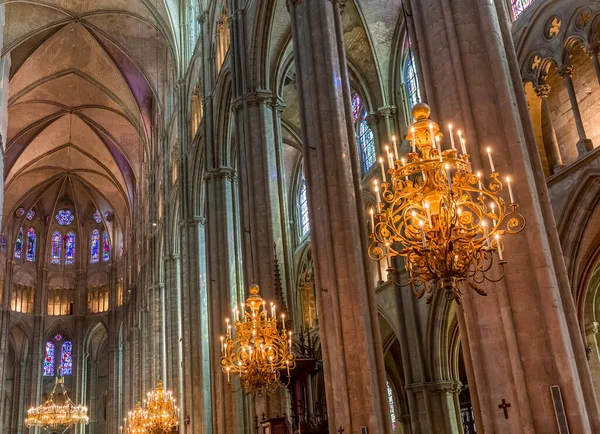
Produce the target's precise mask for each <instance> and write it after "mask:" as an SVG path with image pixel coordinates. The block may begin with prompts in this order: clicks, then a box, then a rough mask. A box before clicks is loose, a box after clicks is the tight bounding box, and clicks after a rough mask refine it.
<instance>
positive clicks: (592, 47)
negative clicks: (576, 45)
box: [583, 43, 600, 59]
mask: <svg viewBox="0 0 600 434" xmlns="http://www.w3.org/2000/svg"><path fill="white" fill-rule="evenodd" d="M583 52H584V53H585V54H586V55H587V56H588V57H589V58H590V59H591V58H593V57H594V56H598V53H600V45H599V44H597V43H594V44H588V45H586V46H585V47H583Z"/></svg>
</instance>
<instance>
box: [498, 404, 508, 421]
mask: <svg viewBox="0 0 600 434" xmlns="http://www.w3.org/2000/svg"><path fill="white" fill-rule="evenodd" d="M508 407H510V404H509V403H508V402H506V400H505V399H502V404H500V405H498V408H501V409H502V410H504V419H508Z"/></svg>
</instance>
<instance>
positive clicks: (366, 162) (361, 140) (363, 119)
mask: <svg viewBox="0 0 600 434" xmlns="http://www.w3.org/2000/svg"><path fill="white" fill-rule="evenodd" d="M352 119H353V120H354V123H355V124H358V128H357V131H356V142H357V145H358V148H359V150H360V157H361V159H362V166H363V172H364V173H366V172H368V171H369V169H370V168H371V167H373V165H374V164H375V163H376V155H375V136H374V135H373V131H371V128H369V126H368V125H367V108H366V107H365V106H364V104H363V103H362V100H361V99H360V96H359V95H358V94H357V93H355V94H354V96H353V97H352Z"/></svg>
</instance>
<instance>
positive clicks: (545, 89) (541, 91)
mask: <svg viewBox="0 0 600 434" xmlns="http://www.w3.org/2000/svg"><path fill="white" fill-rule="evenodd" d="M534 90H535V94H536V95H537V96H538V97H539V98H540V100H541V101H542V110H543V111H544V117H545V118H546V121H547V122H548V128H550V140H551V142H552V146H551V152H552V161H553V162H554V167H553V172H552V173H557V172H559V171H561V170H562V169H563V168H564V167H565V165H564V163H563V160H562V156H561V155H560V147H559V146H558V139H557V138H556V130H555V129H554V123H553V122H552V115H551V113H550V107H549V106H548V95H550V86H548V85H547V84H542V85H539V86H536V87H535V88H534Z"/></svg>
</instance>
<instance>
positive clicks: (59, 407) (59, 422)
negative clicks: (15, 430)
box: [25, 377, 89, 433]
mask: <svg viewBox="0 0 600 434" xmlns="http://www.w3.org/2000/svg"><path fill="white" fill-rule="evenodd" d="M87 412H88V410H87V407H85V406H82V405H76V404H75V403H74V402H73V401H71V399H70V398H69V395H68V394H67V390H66V389H65V380H64V378H63V377H56V380H55V383H54V388H53V389H52V392H51V393H50V397H49V398H48V400H47V401H46V402H44V403H43V404H42V405H40V406H38V407H32V408H30V409H29V410H27V418H26V419H25V425H26V426H27V427H28V428H35V427H38V428H41V429H43V430H45V431H47V432H57V431H58V432H61V433H65V432H67V430H68V429H69V428H71V427H72V426H74V425H87V424H88V423H89V418H88V415H87Z"/></svg>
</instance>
